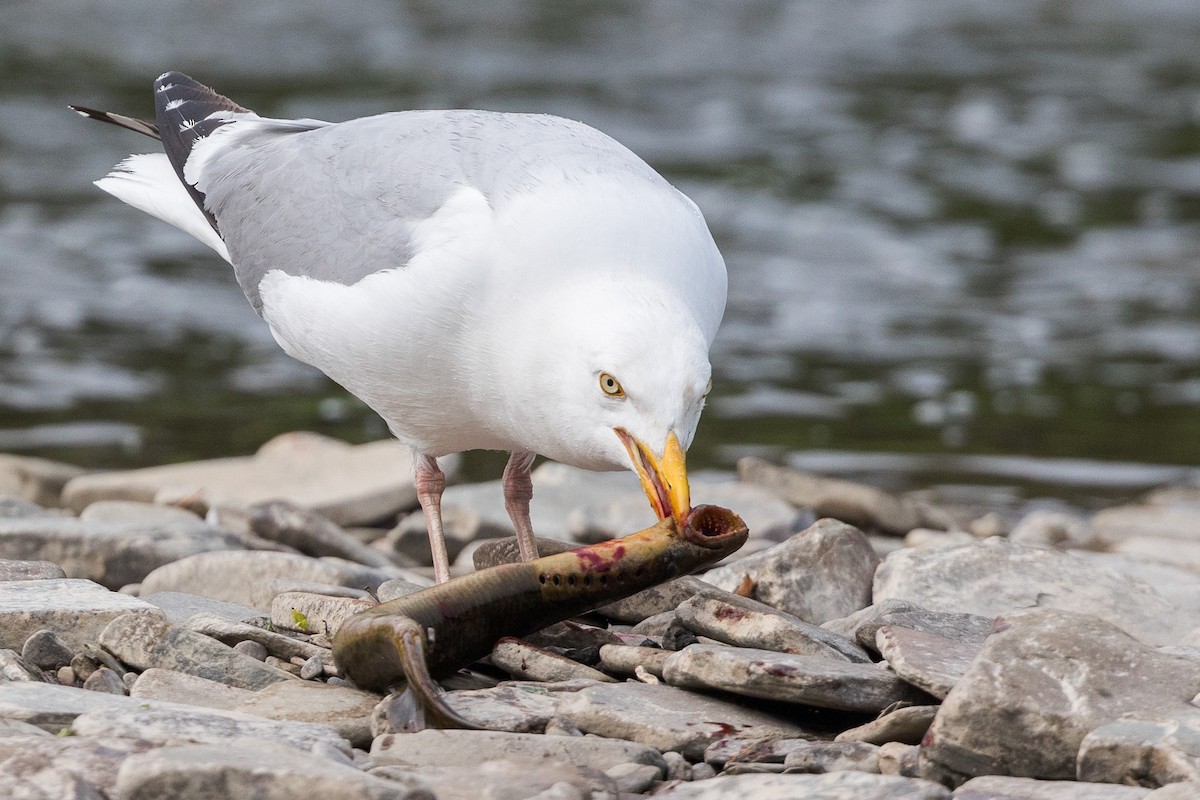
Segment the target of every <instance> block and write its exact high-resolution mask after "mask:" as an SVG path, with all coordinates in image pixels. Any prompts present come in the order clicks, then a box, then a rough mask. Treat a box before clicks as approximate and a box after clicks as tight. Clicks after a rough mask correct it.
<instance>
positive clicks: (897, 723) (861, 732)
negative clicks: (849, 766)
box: [834, 706, 939, 745]
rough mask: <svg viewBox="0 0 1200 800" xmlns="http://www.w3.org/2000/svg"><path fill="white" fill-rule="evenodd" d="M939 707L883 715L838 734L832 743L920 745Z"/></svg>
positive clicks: (901, 710)
mask: <svg viewBox="0 0 1200 800" xmlns="http://www.w3.org/2000/svg"><path fill="white" fill-rule="evenodd" d="M938 708H939V706H905V707H903V708H897V709H895V710H894V711H890V712H888V713H886V714H883V715H882V716H880V717H879V718H878V719H873V720H871V721H870V722H868V723H866V724H863V725H859V726H858V727H857V728H850V729H849V730H844V731H842V732H841V733H839V734H838V735H837V736H836V737H835V739H834V741H838V742H847V741H856V742H867V743H869V744H887V743H888V742H901V743H903V744H913V745H915V744H920V743H921V740H922V739H924V738H925V733H926V732H927V731H928V730H929V726H930V724H931V723H932V722H933V717H934V715H936V714H937V711H938Z"/></svg>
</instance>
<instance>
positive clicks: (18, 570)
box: [0, 558, 67, 581]
mask: <svg viewBox="0 0 1200 800" xmlns="http://www.w3.org/2000/svg"><path fill="white" fill-rule="evenodd" d="M65 577H67V573H65V572H63V568H62V567H60V566H59V565H58V564H54V563H52V562H50V561H19V560H14V559H10V558H0V581H42V580H54V579H55V578H65Z"/></svg>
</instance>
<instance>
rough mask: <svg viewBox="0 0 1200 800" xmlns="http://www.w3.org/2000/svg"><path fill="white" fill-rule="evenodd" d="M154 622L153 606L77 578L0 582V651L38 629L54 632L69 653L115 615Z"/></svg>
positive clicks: (90, 639)
mask: <svg viewBox="0 0 1200 800" xmlns="http://www.w3.org/2000/svg"><path fill="white" fill-rule="evenodd" d="M125 614H136V615H139V616H142V617H145V618H146V619H159V618H161V616H162V612H161V611H159V610H158V609H157V608H156V607H154V606H152V605H150V604H149V603H146V602H144V601H142V600H139V599H138V598H136V597H130V596H129V595H127V594H119V593H117V592H111V591H109V590H108V589H105V588H104V587H103V586H100V585H99V584H97V583H93V582H92V581H88V580H82V579H78V578H59V579H56V580H37V581H12V582H8V583H0V648H8V649H11V650H20V649H21V648H22V647H24V645H25V640H26V639H28V638H29V637H30V636H32V635H33V634H35V633H37V632H38V631H40V630H49V631H53V632H54V633H56V634H57V635H58V636H59V637H60V638H61V639H62V640H63V642H64V643H65V644H66V645H67V647H70V648H72V649H74V650H79V649H80V648H82V647H83V646H84V645H85V644H89V643H91V642H95V641H96V639H97V637H99V635H100V632H101V631H102V630H104V628H105V626H106V625H108V624H109V623H110V622H112V621H113V620H114V619H116V618H117V617H120V616H122V615H125Z"/></svg>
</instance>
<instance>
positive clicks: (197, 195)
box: [70, 72, 257, 261]
mask: <svg viewBox="0 0 1200 800" xmlns="http://www.w3.org/2000/svg"><path fill="white" fill-rule="evenodd" d="M70 108H71V110H73V111H75V112H76V113H77V114H79V115H81V116H83V117H87V118H88V119H94V120H97V121H100V122H107V123H109V124H112V125H116V126H118V127H121V128H125V129H127V130H131V131H135V132H136V133H140V134H143V135H145V136H149V137H151V138H153V139H158V140H159V141H161V142H162V144H163V149H164V150H165V151H166V152H165V153H153V154H144V155H133V156H130V157H129V158H127V159H125V160H124V161H122V162H121V163H120V164H118V165H117V166H116V167H115V168H114V169H113V171H112V172H110V173H109V174H108V175H106V176H105V177H103V178H101V179H100V180H98V181H96V185H97V186H99V187H100V188H101V189H103V190H104V191H106V192H108V193H109V194H111V195H113V196H114V197H116V198H117V199H118V200H121V201H122V202H125V203H128V204H129V205H131V206H133V207H134V208H137V209H140V210H142V211H145V212H146V213H147V214H150V215H151V216H155V217H158V218H159V219H161V220H163V221H164V222H168V223H170V224H171V225H174V226H175V227H177V228H179V229H180V230H182V231H184V232H185V233H189V234H191V235H192V236H194V237H196V238H197V239H199V240H200V241H202V242H204V243H205V244H206V245H208V246H209V247H211V248H212V249H213V250H216V251H217V253H219V254H220V256H221V257H222V258H224V259H225V260H226V261H229V260H230V258H229V249H228V248H227V247H226V246H225V242H224V241H223V240H222V239H221V235H220V232H219V230H218V228H217V221H216V218H215V217H213V215H212V212H210V211H209V210H208V208H207V207H206V206H205V203H204V194H203V192H201V191H200V190H199V189H197V188H196V186H195V184H194V183H192V182H189V181H188V180H187V179H186V178H185V176H184V170H185V168H186V167H187V163H188V158H189V157H190V156H191V154H192V148H193V147H194V146H195V145H196V144H197V143H198V142H200V141H202V140H203V139H205V138H206V137H208V136H210V135H211V134H212V133H213V132H214V131H216V130H217V129H218V128H220V127H222V126H223V125H227V124H229V123H231V122H234V121H235V120H237V119H246V118H256V117H257V115H255V114H254V112H252V111H249V110H248V109H245V108H242V107H241V106H239V105H238V104H237V103H235V102H233V101H232V100H230V99H229V98H228V97H224V96H223V95H219V94H217V93H216V92H214V91H213V90H212V89H210V88H208V87H207V86H204V85H203V84H201V83H198V82H197V81H194V80H192V79H191V78H189V77H188V76H187V75H184V74H183V73H181V72H166V73H163V74H162V75H160V76H159V77H158V80H156V81H155V82H154V122H147V121H145V120H140V119H134V118H133V117H126V116H124V115H121V114H114V113H112V112H109V111H97V110H95V109H92V108H86V107H84V106H71V107H70Z"/></svg>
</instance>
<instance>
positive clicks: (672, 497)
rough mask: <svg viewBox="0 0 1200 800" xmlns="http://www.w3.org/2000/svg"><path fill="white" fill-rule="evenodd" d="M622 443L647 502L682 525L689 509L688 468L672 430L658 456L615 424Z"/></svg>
mask: <svg viewBox="0 0 1200 800" xmlns="http://www.w3.org/2000/svg"><path fill="white" fill-rule="evenodd" d="M614 430H615V431H616V434H617V437H618V438H620V440H621V444H623V445H625V449H626V450H627V451H628V452H629V460H630V461H632V462H633V468H634V470H635V471H636V472H637V474H638V477H639V478H640V479H641V481H642V489H643V490H644V491H645V492H646V497H648V498H650V506H651V507H652V508H653V509H654V513H655V514H658V518H659V519H666V518H667V517H674V518H675V521H676V522H677V523H678V524H679V525H680V526H681V527H682V525H683V521H684V520H685V519H686V518H687V515H688V514H689V513H690V512H691V510H692V501H691V496H690V491H689V489H688V479H687V469H686V467H685V466H684V454H683V448H682V447H681V446H680V445H679V439H678V438H677V437H676V436H675V432H674V431H672V432H671V433H669V434H667V441H666V444H665V445H664V446H663V454H662V458H661V459H660V458H659V457H658V456H656V455H655V454H654V451H653V450H651V449H650V448H649V447H647V446H646V445H645V443H643V442H642V441H641V440H639V439H637V438H636V437H634V436H633V434H631V433H629V431H627V430H625V429H624V428H614Z"/></svg>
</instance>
